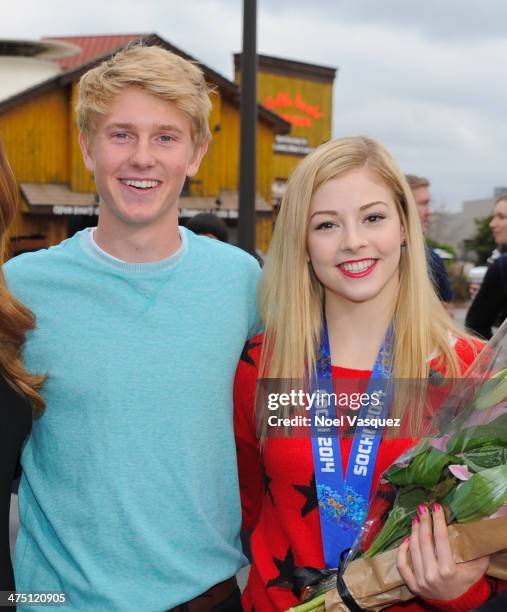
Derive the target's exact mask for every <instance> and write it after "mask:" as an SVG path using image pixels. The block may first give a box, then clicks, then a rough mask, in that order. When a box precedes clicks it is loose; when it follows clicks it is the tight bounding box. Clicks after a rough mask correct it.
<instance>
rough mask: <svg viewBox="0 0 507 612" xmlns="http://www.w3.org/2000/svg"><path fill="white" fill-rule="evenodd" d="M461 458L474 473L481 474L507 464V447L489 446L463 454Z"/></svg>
mask: <svg viewBox="0 0 507 612" xmlns="http://www.w3.org/2000/svg"><path fill="white" fill-rule="evenodd" d="M461 458H462V460H463V462H464V463H465V464H466V465H467V466H468V467H469V468H470V469H471V470H472V471H473V472H480V471H482V470H486V469H488V468H492V467H496V466H498V465H503V464H507V447H504V446H489V445H487V446H483V447H481V448H475V449H472V450H470V451H468V452H466V453H463V454H462V455H461Z"/></svg>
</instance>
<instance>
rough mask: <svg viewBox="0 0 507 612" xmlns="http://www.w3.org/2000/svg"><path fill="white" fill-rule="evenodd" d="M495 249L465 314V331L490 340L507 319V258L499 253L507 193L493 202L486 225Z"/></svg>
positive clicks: (506, 224) (506, 227) (505, 236)
mask: <svg viewBox="0 0 507 612" xmlns="http://www.w3.org/2000/svg"><path fill="white" fill-rule="evenodd" d="M489 226H490V228H491V232H492V233H493V238H494V239H495V242H496V244H497V245H498V248H497V249H495V250H494V251H493V254H492V255H491V257H490V258H489V259H488V263H489V264H490V266H489V268H488V271H487V272H486V276H485V277H484V280H483V281H482V284H481V287H480V289H479V291H478V293H477V295H476V296H475V299H474V301H473V302H472V305H471V306H470V309H469V311H468V313H467V317H466V322H465V325H466V327H467V328H468V329H469V330H470V331H473V332H475V333H476V334H478V335H479V336H482V337H483V338H485V339H486V340H489V339H490V338H491V336H492V335H493V330H492V327H498V326H499V325H501V324H502V323H503V321H504V320H505V318H506V316H507V255H504V254H502V253H501V251H502V250H503V246H504V245H505V244H507V193H504V194H502V195H501V196H500V197H499V198H498V199H497V201H496V202H495V205H494V208H493V218H492V219H491V222H490V224H489Z"/></svg>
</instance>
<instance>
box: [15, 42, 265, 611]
mask: <svg viewBox="0 0 507 612" xmlns="http://www.w3.org/2000/svg"><path fill="white" fill-rule="evenodd" d="M210 107H211V104H210V101H209V96H208V89H207V86H206V83H205V81H204V78H203V75H202V73H201V71H200V70H199V69H198V68H197V67H196V66H195V65H193V64H191V63H189V62H187V61H186V60H183V59H182V58H180V57H178V56H176V55H174V54H171V53H169V52H167V51H165V50H162V49H160V48H158V47H143V46H134V47H131V48H128V49H127V50H125V51H122V52H120V53H118V54H117V55H116V56H114V57H113V58H112V59H110V60H108V61H106V62H105V63H103V64H101V65H100V66H98V67H97V68H94V69H93V70H91V71H89V72H88V73H87V74H85V75H84V76H83V77H82V80H81V83H80V94H79V99H78V104H77V112H78V125H79V128H80V132H81V135H80V143H81V148H82V151H83V157H84V160H85V164H86V166H87V168H88V169H89V170H91V171H92V172H93V173H94V176H95V182H96V186H97V191H98V193H99V195H100V198H101V204H100V215H99V223H98V226H97V228H90V229H88V230H84V231H82V232H79V233H78V234H76V235H75V236H74V237H72V238H70V239H69V240H66V241H64V242H63V243H62V244H60V245H58V246H56V247H53V248H50V249H49V250H43V251H38V252H36V253H30V254H25V255H22V256H20V257H18V258H16V259H15V260H12V261H11V262H9V263H8V264H7V266H6V267H5V272H6V275H7V279H8V283H9V286H10V288H11V290H12V291H14V292H15V293H16V295H17V296H18V297H19V298H20V299H21V300H22V301H23V302H24V303H25V304H26V305H27V306H28V307H29V308H31V309H32V311H33V312H34V313H35V315H36V317H37V329H36V330H35V331H34V332H33V334H32V335H31V337H30V338H29V340H28V342H27V345H26V351H25V359H26V364H27V366H28V367H29V369H30V370H33V371H35V372H38V373H45V372H47V373H48V380H47V384H46V386H45V391H44V397H45V400H46V404H47V410H46V413H45V415H44V416H43V417H42V418H41V419H39V420H37V421H36V422H35V423H34V427H33V434H32V436H31V439H30V440H29V442H28V443H27V445H26V448H25V449H24V453H23V457H22V466H23V470H24V475H23V478H22V481H21V485H20V516H21V528H20V534H19V537H18V542H17V552H16V560H15V575H16V583H17V589H18V590H19V591H33V592H37V591H43V590H45V591H59V592H65V593H67V595H68V598H69V601H70V604H69V607H68V608H67V609H68V610H79V611H80V612H81V611H84V610H93V611H106V610H107V611H108V612H112V611H119V612H120V611H121V612H129V611H134V610H135V611H138V610H143V611H144V612H159V611H165V610H168V609H173V608H175V609H178V610H179V609H181V610H183V609H185V610H187V609H188V610H202V611H207V610H215V609H216V610H220V612H222V611H224V612H225V611H232V610H237V609H240V608H239V593H238V590H237V586H236V583H235V579H234V578H233V577H234V575H235V574H236V572H237V571H238V569H239V568H240V567H241V566H242V565H244V563H245V559H244V557H243V554H242V552H241V546H240V539H239V530H240V521H241V513H240V502H239V494H238V484H237V473H236V458H235V446H234V438H233V431H232V384H233V379H234V372H235V369H236V364H237V362H238V359H239V357H240V354H241V351H242V348H243V345H244V343H245V341H246V339H247V338H248V337H249V336H250V335H251V334H252V332H253V331H254V327H255V322H256V312H255V290H256V284H257V280H258V274H259V268H258V265H257V263H256V262H255V260H254V259H253V258H252V257H250V256H249V255H247V254H245V253H243V252H242V251H240V250H239V249H236V248H234V247H232V246H229V245H226V244H224V243H221V242H219V241H214V240H208V239H204V238H201V237H199V236H196V235H194V234H193V233H192V232H190V231H188V230H185V228H179V227H178V209H177V200H178V197H179V195H180V193H181V190H182V187H183V183H184V181H185V177H186V176H192V175H193V174H195V173H196V172H197V170H198V168H199V164H200V162H201V160H202V158H203V156H204V154H205V153H206V149H207V143H208V140H209V138H210V133H209V129H208V123H207V118H208V114H209V111H210ZM187 604H188V607H185V606H186V605H187ZM20 609H23V607H21V608H20ZM29 609H30V610H33V609H34V608H33V606H31V607H30V608H29Z"/></svg>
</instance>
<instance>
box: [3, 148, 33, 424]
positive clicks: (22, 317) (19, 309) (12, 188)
mask: <svg viewBox="0 0 507 612" xmlns="http://www.w3.org/2000/svg"><path fill="white" fill-rule="evenodd" d="M17 204H18V188H17V185H16V181H15V179H14V175H13V174H12V170H11V168H10V166H9V163H8V161H7V158H6V157H5V153H4V151H3V147H2V143H1V142H0V264H2V262H3V258H4V253H5V252H6V241H7V230H8V229H9V227H10V225H11V223H12V221H13V219H14V215H15V213H16V209H17ZM34 325H35V319H34V316H33V314H32V313H31V312H30V311H29V310H28V308H26V306H23V304H21V303H20V302H18V300H16V299H15V298H14V296H13V295H12V294H11V293H10V292H9V290H8V289H7V287H6V285H5V279H4V275H3V273H2V271H1V269H0V373H1V374H2V375H3V376H4V378H5V379H6V380H7V382H9V383H10V384H11V385H12V386H13V387H15V388H16V389H17V390H19V391H21V393H23V394H24V395H25V396H26V397H27V398H28V399H29V400H30V401H31V403H32V406H33V407H34V408H35V410H36V411H37V412H39V413H41V412H42V411H43V410H44V400H43V399H42V396H41V395H40V389H41V387H42V383H43V381H44V377H43V376H35V375H32V374H29V373H28V372H27V371H26V370H25V368H24V366H23V363H22V361H21V348H22V346H23V343H24V341H25V335H26V332H27V331H29V330H30V329H33V327H34Z"/></svg>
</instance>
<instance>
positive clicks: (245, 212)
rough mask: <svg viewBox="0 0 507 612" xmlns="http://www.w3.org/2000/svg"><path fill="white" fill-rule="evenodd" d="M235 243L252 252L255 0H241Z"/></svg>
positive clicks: (254, 143) (255, 110) (253, 233)
mask: <svg viewBox="0 0 507 612" xmlns="http://www.w3.org/2000/svg"><path fill="white" fill-rule="evenodd" d="M240 113H241V129H240V164H239V220H238V246H239V247H240V248H242V249H243V250H245V251H248V252H249V253H252V254H253V253H254V252H255V166H256V133H257V0H243V52H242V54H241V102H240Z"/></svg>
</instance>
